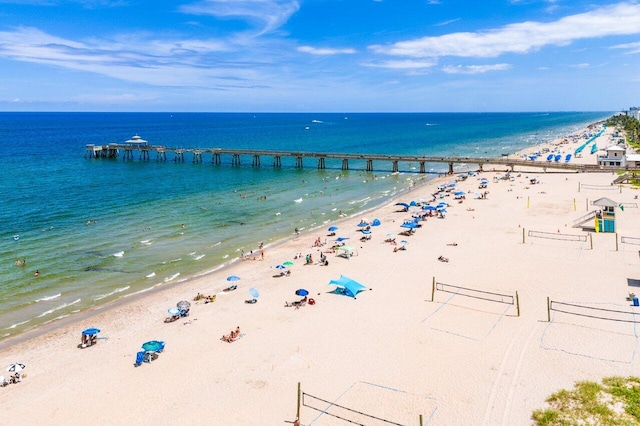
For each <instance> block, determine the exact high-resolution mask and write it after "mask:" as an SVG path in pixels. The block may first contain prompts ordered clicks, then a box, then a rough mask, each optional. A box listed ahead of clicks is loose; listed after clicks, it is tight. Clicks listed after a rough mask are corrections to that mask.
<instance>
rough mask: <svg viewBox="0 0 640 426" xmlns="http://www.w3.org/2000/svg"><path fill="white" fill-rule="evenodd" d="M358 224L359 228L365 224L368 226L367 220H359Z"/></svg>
mask: <svg viewBox="0 0 640 426" xmlns="http://www.w3.org/2000/svg"><path fill="white" fill-rule="evenodd" d="M358 226H359V227H360V228H364V227H365V226H369V224H368V223H367V222H365V221H361V222H360V223H359V224H358Z"/></svg>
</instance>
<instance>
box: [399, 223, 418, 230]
mask: <svg viewBox="0 0 640 426" xmlns="http://www.w3.org/2000/svg"><path fill="white" fill-rule="evenodd" d="M417 227H418V225H417V224H416V223H415V222H405V223H403V224H402V225H400V228H409V229H414V228H417Z"/></svg>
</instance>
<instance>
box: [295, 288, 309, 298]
mask: <svg viewBox="0 0 640 426" xmlns="http://www.w3.org/2000/svg"><path fill="white" fill-rule="evenodd" d="M308 294H309V291H307V290H305V289H304V288H299V289H298V290H296V296H306V295H308Z"/></svg>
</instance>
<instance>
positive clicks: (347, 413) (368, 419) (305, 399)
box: [301, 392, 404, 426]
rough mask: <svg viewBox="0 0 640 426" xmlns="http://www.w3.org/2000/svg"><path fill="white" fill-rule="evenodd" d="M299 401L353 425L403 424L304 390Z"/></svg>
mask: <svg viewBox="0 0 640 426" xmlns="http://www.w3.org/2000/svg"><path fill="white" fill-rule="evenodd" d="M301 402H302V406H303V407H307V408H310V409H312V410H314V411H318V412H320V413H322V414H324V415H327V416H330V417H334V418H336V419H340V420H342V421H344V422H347V423H351V424H353V425H360V426H368V425H371V424H372V422H375V423H376V424H383V425H398V426H404V425H403V424H402V423H397V422H395V421H392V420H387V419H383V418H381V417H378V416H374V415H371V414H367V413H363V412H362V411H358V410H355V409H353V408H349V407H345V406H343V405H339V404H335V403H333V402H330V401H327V400H325V399H322V398H319V397H317V396H313V395H311V394H308V393H306V392H302V400H301Z"/></svg>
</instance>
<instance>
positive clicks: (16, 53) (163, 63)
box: [0, 28, 261, 87]
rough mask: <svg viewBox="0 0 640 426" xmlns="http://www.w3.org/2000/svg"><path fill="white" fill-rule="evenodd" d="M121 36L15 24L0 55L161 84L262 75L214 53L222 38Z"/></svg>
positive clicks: (2, 40) (2, 38)
mask: <svg viewBox="0 0 640 426" xmlns="http://www.w3.org/2000/svg"><path fill="white" fill-rule="evenodd" d="M120 38H121V40H115V41H111V40H108V41H107V40H98V39H91V40H88V41H84V42H77V41H71V40H66V39H62V38H59V37H55V36H52V35H50V34H47V33H45V32H42V31H40V30H37V29H33V28H19V29H17V30H16V31H14V32H0V57H4V58H10V59H13V60H18V61H22V62H31V63H40V64H46V65H51V66H58V67H64V68H67V69H72V70H79V71H87V72H92V73H96V74H101V75H106V76H109V77H113V78H117V79H120V80H125V81H133V82H137V83H144V84H149V85H160V86H164V85H166V86H183V87H184V86H201V85H205V86H216V85H221V86H228V85H233V86H236V85H241V84H242V81H243V80H252V81H255V80H261V78H259V77H258V73H257V72H256V71H255V70H254V69H253V68H252V67H247V66H245V65H246V63H242V64H236V63H235V62H234V61H232V60H229V61H227V62H224V61H221V60H219V59H217V55H216V54H217V53H218V52H220V51H226V50H229V49H230V47H229V46H228V45H227V44H225V43H224V42H220V41H217V40H173V41H172V40H164V41H162V40H157V39H147V38H145V37H144V36H142V35H122V36H121V37H120ZM251 84H254V83H251Z"/></svg>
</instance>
